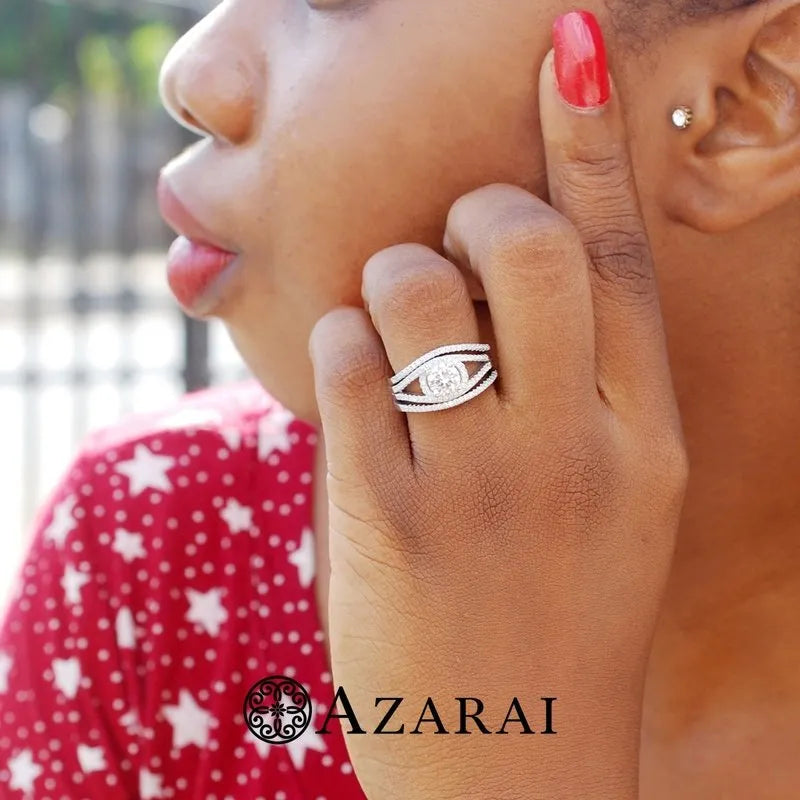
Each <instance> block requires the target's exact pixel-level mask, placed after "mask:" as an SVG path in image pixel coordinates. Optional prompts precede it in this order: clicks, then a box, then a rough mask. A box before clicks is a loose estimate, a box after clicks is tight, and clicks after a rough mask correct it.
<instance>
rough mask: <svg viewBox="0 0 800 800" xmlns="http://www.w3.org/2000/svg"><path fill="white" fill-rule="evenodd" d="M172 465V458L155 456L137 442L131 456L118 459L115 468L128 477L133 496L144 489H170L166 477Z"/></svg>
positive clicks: (173, 464)
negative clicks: (129, 458)
mask: <svg viewBox="0 0 800 800" xmlns="http://www.w3.org/2000/svg"><path fill="white" fill-rule="evenodd" d="M173 466H175V459H174V458H170V457H169V456H157V455H156V454H155V453H153V452H151V451H150V450H148V448H147V447H146V446H145V445H143V444H137V445H136V449H135V450H134V451H133V458H132V459H131V460H130V461H120V462H119V464H117V465H116V467H115V469H116V470H117V472H121V473H122V474H123V475H126V476H127V477H128V479H129V481H130V483H129V491H130V493H131V496H135V495H137V494H140V493H141V492H143V491H144V490H145V489H157V490H159V491H162V492H169V491H172V484H171V483H170V480H169V478H168V477H167V472H168V471H169V470H170V469H172V467H173Z"/></svg>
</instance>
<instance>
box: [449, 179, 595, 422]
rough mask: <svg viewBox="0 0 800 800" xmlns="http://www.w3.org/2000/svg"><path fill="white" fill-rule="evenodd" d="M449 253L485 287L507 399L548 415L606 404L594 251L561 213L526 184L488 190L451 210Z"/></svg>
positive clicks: (465, 198) (502, 390)
mask: <svg viewBox="0 0 800 800" xmlns="http://www.w3.org/2000/svg"><path fill="white" fill-rule="evenodd" d="M444 251H445V253H446V254H447V255H448V257H450V258H452V259H453V260H455V261H456V262H458V263H459V264H461V265H463V266H464V267H465V268H466V269H469V270H471V271H472V272H473V273H474V274H475V275H476V276H477V277H478V279H479V280H480V282H481V284H482V286H483V290H484V293H485V294H486V299H487V302H488V305H489V313H490V314H491V318H492V326H493V328H494V332H495V336H496V339H497V344H496V348H497V361H498V367H497V369H498V372H499V373H500V381H501V385H500V389H499V392H500V396H501V397H502V398H503V400H505V401H508V402H509V403H511V404H512V405H515V406H517V407H520V408H525V409H526V410H528V411H531V412H532V413H534V414H537V413H542V414H544V415H547V414H550V413H552V412H553V411H556V412H557V413H562V412H563V411H564V406H565V404H569V405H572V406H574V404H575V403H580V404H583V403H585V402H586V400H587V398H588V397H591V398H592V399H594V400H596V399H597V389H596V386H595V367H594V320H593V314H592V297H591V288H590V285H589V276H588V269H587V264H586V253H585V252H584V250H583V246H582V245H581V242H580V238H579V237H578V234H577V232H576V231H575V229H574V227H573V226H572V225H570V224H569V222H568V221H567V220H566V219H565V218H564V217H563V216H561V214H559V213H558V212H556V211H555V210H554V209H552V208H551V207H550V206H548V205H547V203H545V202H544V201H543V200H540V199H539V198H537V197H535V196H534V195H532V194H530V193H529V192H526V191H525V190H524V189H521V188H520V187H518V186H509V185H506V184H499V183H497V184H491V185H489V186H484V187H481V188H480V189H477V190H475V191H473V192H470V193H469V194H466V195H464V196H463V197H461V198H459V199H458V200H457V201H456V202H455V203H454V204H453V206H452V207H451V209H450V213H449V214H448V217H447V227H446V232H445V238H444Z"/></svg>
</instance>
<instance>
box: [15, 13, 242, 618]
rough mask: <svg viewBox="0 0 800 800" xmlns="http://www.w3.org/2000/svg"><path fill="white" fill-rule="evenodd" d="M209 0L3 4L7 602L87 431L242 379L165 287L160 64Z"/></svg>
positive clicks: (215, 332)
mask: <svg viewBox="0 0 800 800" xmlns="http://www.w3.org/2000/svg"><path fill="white" fill-rule="evenodd" d="M211 5H213V2H203V0H182V1H181V2H153V0H2V4H0V503H1V504H2V528H0V607H2V604H3V601H4V598H5V595H6V593H7V592H8V590H9V587H10V583H11V581H12V579H13V577H14V574H15V572H16V569H17V567H18V564H19V562H20V560H21V558H22V556H23V554H24V551H25V547H26V544H27V539H28V535H29V533H30V524H31V520H32V518H33V515H34V512H35V510H36V507H37V506H38V505H39V504H40V503H41V502H42V500H43V499H44V498H45V497H46V495H47V494H48V492H49V491H51V490H52V488H53V487H54V486H55V484H56V482H57V481H58V480H59V478H60V477H61V476H62V474H63V473H64V470H65V469H66V467H67V466H68V464H69V462H70V460H71V458H72V457H73V456H74V454H75V450H76V448H77V447H78V445H79V443H80V441H81V439H82V438H83V437H84V436H85V434H86V433H87V432H88V431H89V430H92V429H94V428H97V427H100V426H104V425H107V424H111V423H113V422H114V421H116V420H118V419H119V418H120V417H122V416H123V415H126V414H128V413H132V412H138V411H147V410H150V409H153V408H158V407H163V405H164V404H165V403H168V402H170V401H171V400H172V399H174V398H177V397H178V396H179V395H180V394H182V393H183V392H185V391H188V390H192V389H197V388H201V387H203V386H206V385H209V384H212V383H220V382H226V381H229V380H238V379H240V378H243V377H246V375H247V373H246V370H245V368H244V366H243V365H242V363H241V361H240V359H239V357H238V356H237V354H236V352H235V351H234V349H233V347H232V345H231V344H230V342H229V340H228V337H227V334H226V333H225V331H224V329H223V328H222V327H221V324H220V323H218V322H216V321H215V322H211V323H204V322H198V321H194V320H190V319H189V318H188V317H186V316H185V315H183V313H182V312H181V311H180V309H179V307H178V306H177V303H176V301H175V300H174V299H173V298H172V295H171V294H170V293H169V290H168V288H167V284H166V279H165V273H164V254H165V251H166V248H167V247H168V246H169V243H170V242H171V240H172V238H173V237H172V236H171V235H170V233H169V231H168V230H167V228H166V227H165V226H164V224H163V223H162V222H161V221H160V218H159V216H158V211H157V208H156V203H155V184H156V178H157V175H158V170H159V168H160V167H161V166H162V165H163V164H164V163H165V162H166V161H168V160H169V159H170V158H171V157H172V156H173V155H175V154H176V153H178V152H179V151H180V150H181V149H182V148H183V147H185V146H186V145H187V144H189V143H190V142H191V141H193V140H194V137H192V135H191V134H188V133H187V132H185V131H182V129H181V128H179V126H178V125H177V124H176V123H175V122H174V121H172V120H171V118H170V117H168V116H167V114H166V112H164V111H163V110H162V109H161V107H160V104H159V100H158V91H157V79H158V71H159V66H160V63H161V61H162V59H163V57H164V56H165V54H166V52H167V51H168V49H169V48H170V46H171V45H172V43H173V42H174V41H175V40H176V39H177V38H178V37H179V36H180V35H181V34H182V33H183V32H184V31H186V30H187V29H188V28H190V27H191V26H192V24H194V22H195V21H196V20H197V19H199V18H200V16H202V14H203V13H205V12H206V11H208V9H209V6H211Z"/></svg>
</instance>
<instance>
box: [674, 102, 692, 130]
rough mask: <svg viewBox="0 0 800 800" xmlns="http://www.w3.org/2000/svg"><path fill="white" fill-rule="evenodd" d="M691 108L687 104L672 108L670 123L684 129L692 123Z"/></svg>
mask: <svg viewBox="0 0 800 800" xmlns="http://www.w3.org/2000/svg"><path fill="white" fill-rule="evenodd" d="M693 116H694V115H693V114H692V109H691V108H689V107H688V106H678V107H677V108H673V109H672V116H671V119H672V124H673V125H674V126H675V127H676V128H679V129H680V130H685V129H686V128H688V127H689V126H690V125H691V124H692V117H693Z"/></svg>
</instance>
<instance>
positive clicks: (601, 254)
mask: <svg viewBox="0 0 800 800" xmlns="http://www.w3.org/2000/svg"><path fill="white" fill-rule="evenodd" d="M553 43H554V50H551V51H550V52H549V53H548V54H547V57H546V58H545V60H544V63H543V65H542V69H541V72H540V76H539V78H540V79H539V98H540V116H541V127H542V135H543V138H544V145H545V157H546V161H547V176H548V187H549V193H550V203H551V205H553V207H554V208H556V209H557V210H558V211H559V212H560V213H561V214H563V215H564V216H565V217H567V219H569V221H570V222H571V223H572V224H573V225H574V226H575V227H576V229H577V230H578V232H579V235H580V238H581V241H582V242H583V245H584V247H585V249H586V252H587V254H588V256H589V261H590V278H591V285H592V303H593V307H594V314H595V354H596V356H595V357H596V365H597V375H598V385H599V386H600V388H601V390H602V391H603V394H605V395H606V397H607V398H608V400H609V402H610V403H611V405H612V406H614V404H615V403H617V404H619V403H623V402H625V403H626V405H627V404H628V401H630V400H634V401H635V405H636V407H638V408H639V409H640V410H641V409H642V407H643V406H642V405H641V404H642V401H643V400H644V399H645V396H649V397H650V398H651V399H652V398H653V397H659V396H661V397H663V396H664V395H663V393H664V392H665V391H669V392H671V391H672V384H671V376H670V374H669V366H668V361H667V353H666V343H665V337H664V332H663V323H662V319H661V310H660V303H659V299H658V287H657V283H656V277H655V272H654V269H653V259H652V255H651V252H650V245H649V241H648V238H647V232H646V228H645V223H644V220H643V217H642V212H641V208H640V204H639V197H638V193H637V190H636V184H635V181H634V177H633V169H632V165H631V159H630V153H629V148H628V136H627V130H626V126H625V121H624V119H623V115H622V109H621V107H620V102H619V95H618V94H617V92H616V89H615V87H614V85H613V82H612V80H611V77H610V76H609V74H608V70H607V67H606V57H605V46H604V43H603V39H602V34H601V33H600V28H599V25H598V24H597V20H596V19H595V17H594V16H593V15H592V14H590V13H589V12H585V11H583V12H570V13H569V14H565V15H563V16H562V17H560V18H559V19H558V20H556V23H555V24H554V27H553ZM556 62H558V63H556ZM559 83H560V85H561V87H562V88H561V92H559V88H558V85H559ZM564 95H566V98H568V99H569V101H570V102H567V99H565V96H564ZM577 103H580V104H581V106H585V107H579V106H577V105H574V104H577Z"/></svg>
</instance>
